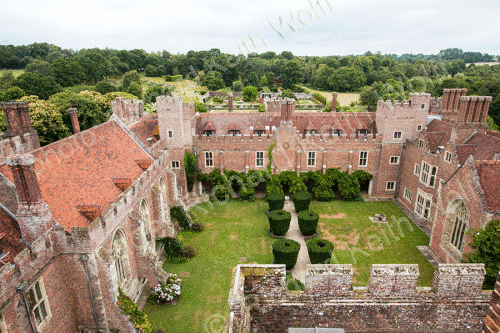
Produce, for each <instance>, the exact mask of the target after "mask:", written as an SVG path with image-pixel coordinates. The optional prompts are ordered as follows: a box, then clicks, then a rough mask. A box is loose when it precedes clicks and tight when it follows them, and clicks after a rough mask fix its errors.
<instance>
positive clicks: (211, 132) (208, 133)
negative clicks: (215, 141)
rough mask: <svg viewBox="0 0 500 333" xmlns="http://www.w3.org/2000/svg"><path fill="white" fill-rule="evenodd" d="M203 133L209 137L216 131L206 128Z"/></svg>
mask: <svg viewBox="0 0 500 333" xmlns="http://www.w3.org/2000/svg"><path fill="white" fill-rule="evenodd" d="M203 135H205V136H206V137H207V138H208V137H211V136H214V135H215V131H214V130H204V131H203Z"/></svg>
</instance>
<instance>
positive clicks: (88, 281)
mask: <svg viewBox="0 0 500 333" xmlns="http://www.w3.org/2000/svg"><path fill="white" fill-rule="evenodd" d="M80 260H81V261H83V266H84V267H85V273H86V275H87V284H88V286H89V293H90V301H91V302H92V311H93V312H94V321H95V326H96V328H97V333H99V332H100V331H101V330H100V329H99V321H98V320H97V312H96V310H95V302H94V293H93V292H92V285H91V284H90V275H89V267H88V265H87V261H88V260H89V257H88V256H87V255H86V254H82V255H81V256H80Z"/></svg>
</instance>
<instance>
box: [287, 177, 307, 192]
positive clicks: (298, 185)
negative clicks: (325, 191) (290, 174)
mask: <svg viewBox="0 0 500 333" xmlns="http://www.w3.org/2000/svg"><path fill="white" fill-rule="evenodd" d="M301 192H307V186H306V184H304V182H303V181H302V180H300V179H296V180H295V181H294V182H293V184H292V186H290V194H292V195H293V194H295V193H301Z"/></svg>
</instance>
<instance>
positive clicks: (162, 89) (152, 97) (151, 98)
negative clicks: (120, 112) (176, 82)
mask: <svg viewBox="0 0 500 333" xmlns="http://www.w3.org/2000/svg"><path fill="white" fill-rule="evenodd" d="M171 93H172V86H170V85H162V84H152V85H150V86H149V87H148V89H147V90H146V94H145V96H144V102H145V103H155V102H156V97H158V96H170V95H171Z"/></svg>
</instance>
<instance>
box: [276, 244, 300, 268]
mask: <svg viewBox="0 0 500 333" xmlns="http://www.w3.org/2000/svg"><path fill="white" fill-rule="evenodd" d="M299 251H300V244H299V242H296V241H294V240H292V239H285V238H281V239H278V240H277V241H275V242H274V243H273V255H274V263H275V264H285V265H286V269H292V268H293V266H295V264H296V263H297V257H298V256H299Z"/></svg>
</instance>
